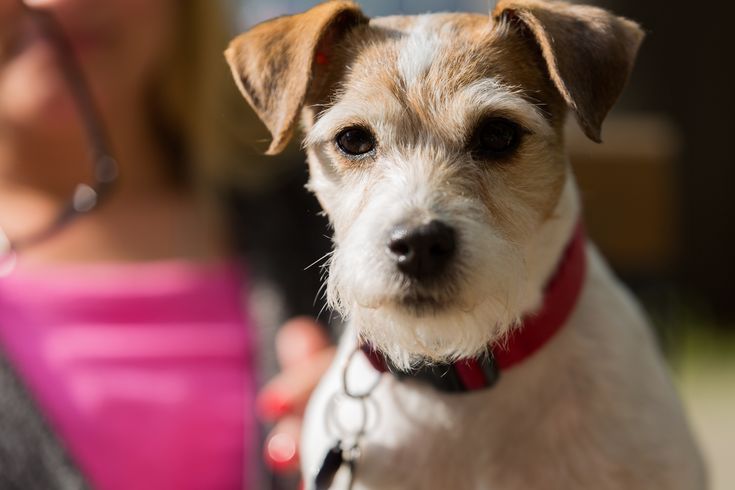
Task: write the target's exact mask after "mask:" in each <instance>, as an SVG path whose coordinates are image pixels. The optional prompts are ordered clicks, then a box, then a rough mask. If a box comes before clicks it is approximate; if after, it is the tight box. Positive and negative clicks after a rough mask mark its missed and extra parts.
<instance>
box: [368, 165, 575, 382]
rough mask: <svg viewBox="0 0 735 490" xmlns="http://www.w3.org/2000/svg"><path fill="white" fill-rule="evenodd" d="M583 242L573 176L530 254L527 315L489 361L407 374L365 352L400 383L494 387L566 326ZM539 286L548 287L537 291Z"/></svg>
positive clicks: (496, 346) (425, 368)
mask: <svg viewBox="0 0 735 490" xmlns="http://www.w3.org/2000/svg"><path fill="white" fill-rule="evenodd" d="M585 243H586V239H585V234H584V229H583V226H582V221H581V218H580V217H579V203H578V195H577V188H576V184H575V182H574V178H573V177H572V175H571V173H570V175H569V178H568V179H567V182H566V185H565V188H564V191H563V192H562V196H561V198H560V201H559V204H558V206H557V209H556V211H555V213H554V214H553V215H552V217H551V218H550V219H549V221H548V222H547V223H545V224H544V225H543V226H542V229H541V232H540V233H539V234H538V236H537V239H536V240H534V242H533V244H532V245H531V246H530V247H529V250H528V251H529V255H528V256H527V260H528V265H529V279H530V281H529V282H530V283H531V288H532V289H533V290H532V291H529V295H528V296H527V297H528V298H529V301H528V304H527V305H526V309H525V311H526V312H528V313H527V314H525V315H524V317H523V320H522V321H521V323H520V325H518V326H516V327H515V328H514V329H512V330H511V331H510V332H509V333H508V334H507V335H506V336H505V337H504V338H503V339H499V340H495V341H493V342H491V343H490V344H489V345H488V355H487V356H485V357H484V358H481V359H460V360H458V361H456V362H454V363H451V364H450V363H444V364H441V363H440V364H427V365H425V366H421V367H419V368H417V369H415V370H413V371H411V372H408V373H403V372H400V371H399V370H397V369H396V368H395V367H394V366H392V365H391V363H390V362H389V361H388V360H387V359H385V358H384V357H383V356H382V355H381V354H380V353H379V352H377V351H376V350H374V349H373V348H372V347H371V346H370V345H369V344H363V346H362V348H363V351H364V352H365V354H366V355H367V357H368V359H369V360H370V362H371V364H372V365H373V366H374V367H375V368H376V369H378V370H380V371H383V372H392V373H393V374H395V375H397V376H398V377H400V378H406V377H410V378H418V379H422V380H424V381H426V382H428V383H429V384H431V385H433V386H434V387H436V388H437V389H439V390H441V391H448V392H464V391H471V390H477V389H482V388H487V387H490V386H492V385H493V384H494V383H495V381H496V380H497V379H498V376H499V373H500V372H501V371H503V370H506V369H509V368H511V367H513V366H515V365H517V364H519V363H521V362H523V361H524V360H525V359H527V358H529V357H530V356H531V355H533V354H534V353H535V352H536V351H538V350H539V349H541V348H542V347H543V346H544V345H545V344H546V343H547V342H548V341H549V340H550V339H551V338H552V337H553V336H554V334H555V333H557V332H558V331H559V330H560V329H561V328H562V326H563V325H564V324H565V323H566V321H567V319H568V318H569V316H570V315H571V313H572V311H573V309H574V307H575V305H576V304H577V300H578V299H579V296H580V293H581V291H582V286H583V283H584V277H585V273H586V255H585ZM534 281H538V282H535V283H534ZM539 284H541V285H544V286H543V287H539V286H538V285H539ZM534 285H535V287H534Z"/></svg>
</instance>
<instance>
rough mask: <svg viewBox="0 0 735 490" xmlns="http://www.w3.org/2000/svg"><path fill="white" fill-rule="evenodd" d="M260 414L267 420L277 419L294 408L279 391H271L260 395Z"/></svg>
mask: <svg viewBox="0 0 735 490" xmlns="http://www.w3.org/2000/svg"><path fill="white" fill-rule="evenodd" d="M257 410H258V415H260V417H261V418H263V419H265V420H269V421H270V420H276V419H279V418H281V417H283V416H284V415H286V414H287V413H289V412H290V411H291V410H292V406H291V404H290V403H289V402H288V401H287V400H286V399H285V398H283V397H282V396H281V395H280V394H279V393H276V392H273V391H270V392H265V393H263V394H262V395H260V396H259V397H258V401H257Z"/></svg>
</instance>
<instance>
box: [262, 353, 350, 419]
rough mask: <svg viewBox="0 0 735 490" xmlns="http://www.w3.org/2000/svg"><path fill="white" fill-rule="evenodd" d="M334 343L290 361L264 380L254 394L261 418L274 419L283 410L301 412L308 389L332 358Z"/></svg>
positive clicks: (280, 414) (307, 397)
mask: <svg viewBox="0 0 735 490" xmlns="http://www.w3.org/2000/svg"><path fill="white" fill-rule="evenodd" d="M334 353H335V349H334V347H331V346H330V347H326V348H323V349H322V350H320V351H318V352H315V353H313V354H312V355H311V356H310V357H306V358H303V359H302V360H301V361H300V362H298V363H295V364H291V365H290V366H289V367H287V368H285V369H284V370H283V371H281V373H279V374H278V375H277V376H276V377H275V378H273V379H272V380H271V381H269V382H268V384H266V385H265V387H264V388H263V389H262V390H261V392H260V394H259V395H258V400H257V406H258V412H259V415H260V416H261V418H263V419H264V420H266V421H273V420H277V419H279V418H281V417H284V416H285V415H287V414H301V413H303V411H304V408H305V407H306V403H307V402H308V400H309V396H310V395H311V392H312V391H314V388H316V385H317V384H318V383H319V380H320V379H321V377H322V375H323V374H324V372H325V371H326V370H327V368H328V367H329V365H330V364H331V362H332V359H333V358H334Z"/></svg>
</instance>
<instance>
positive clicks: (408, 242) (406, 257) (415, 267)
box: [388, 220, 455, 279]
mask: <svg viewBox="0 0 735 490" xmlns="http://www.w3.org/2000/svg"><path fill="white" fill-rule="evenodd" d="M454 249H455V233H454V230H453V229H452V228H450V227H449V226H447V225H445V224H444V223H442V222H441V221H436V220H434V221H431V222H429V223H427V224H424V225H420V226H417V227H415V228H410V227H407V226H402V225H399V226H396V227H395V228H393V230H392V231H391V234H390V238H389V240H388V251H389V253H390V255H391V257H393V260H395V262H396V265H397V266H398V269H399V270H400V271H401V272H403V273H404V274H406V275H407V276H411V277H413V278H416V279H427V278H430V277H433V276H436V275H437V274H439V273H440V272H441V271H442V270H443V269H444V268H445V266H446V265H447V263H448V262H449V260H450V259H451V258H452V256H453V255H454Z"/></svg>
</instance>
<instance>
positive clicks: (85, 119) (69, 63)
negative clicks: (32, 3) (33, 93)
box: [0, 0, 118, 277]
mask: <svg viewBox="0 0 735 490" xmlns="http://www.w3.org/2000/svg"><path fill="white" fill-rule="evenodd" d="M18 4H19V6H20V9H21V11H22V12H23V13H24V14H26V15H28V16H30V17H31V19H33V21H34V22H35V23H36V24H37V25H38V27H39V30H40V31H41V33H42V35H43V36H45V37H46V38H47V39H48V41H49V42H50V44H51V45H52V46H53V47H54V50H55V52H56V58H57V61H58V63H59V68H60V69H61V72H62V74H63V76H64V79H65V80H66V82H67V84H68V86H69V90H70V91H71V94H72V97H73V99H74V102H75V103H76V105H77V108H78V109H79V113H80V116H81V119H82V123H83V125H84V130H85V132H86V133H87V136H88V138H89V143H90V155H91V160H92V168H93V177H92V179H93V180H92V182H91V183H89V184H87V183H80V184H78V185H77V187H76V190H75V191H74V193H73V195H72V197H71V199H70V200H69V201H68V202H67V204H66V205H64V206H63V207H62V209H61V210H59V212H58V213H57V214H56V216H55V217H54V219H53V220H52V221H51V223H49V224H48V225H47V226H46V227H44V228H43V229H41V230H39V231H37V232H35V233H32V234H30V235H27V236H25V237H21V238H19V239H15V240H11V239H10V237H9V236H8V235H7V233H6V232H5V231H4V230H3V229H2V227H0V277H2V276H4V275H7V274H10V273H11V272H12V271H13V269H14V267H15V264H16V261H17V254H18V252H19V251H21V250H23V249H27V248H30V247H32V246H33V245H35V244H37V243H40V242H42V241H44V240H47V239H48V238H50V237H51V236H53V235H54V234H56V233H57V232H59V231H60V230H61V229H63V228H64V227H66V225H67V224H69V222H70V221H72V220H74V219H75V218H77V217H79V216H80V215H82V214H85V213H88V212H90V211H92V210H93V209H94V208H96V207H97V206H98V205H99V203H100V201H102V200H103V199H104V198H105V197H106V196H107V195H108V193H109V190H110V188H111V187H112V185H113V183H114V182H115V180H116V179H117V176H118V165H117V161H116V160H115V158H114V157H113V156H112V152H111V151H110V145H109V143H108V139H107V134H106V131H105V127H104V124H103V123H102V118H101V117H100V115H99V112H98V111H97V108H96V106H95V103H94V99H93V97H92V94H91V91H90V90H89V85H88V83H87V81H86V79H85V78H84V75H83V74H82V70H81V68H80V66H79V63H78V61H77V60H76V58H75V57H74V54H73V50H72V49H71V46H70V44H69V40H68V39H67V37H66V35H65V34H64V31H63V29H62V28H61V26H60V25H59V23H58V21H57V20H56V19H55V18H54V16H53V15H52V14H51V13H50V12H46V11H44V10H38V9H34V8H31V7H29V6H28V5H26V4H25V2H23V1H22V0H18Z"/></svg>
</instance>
